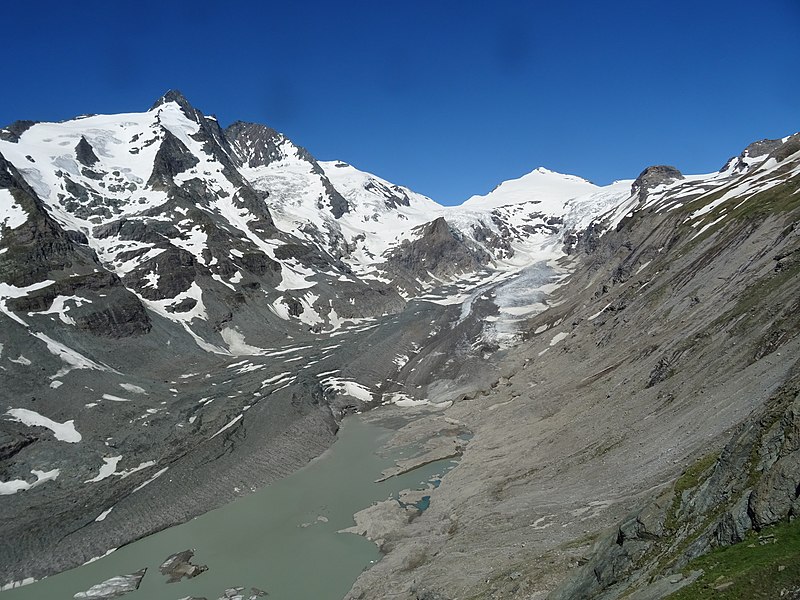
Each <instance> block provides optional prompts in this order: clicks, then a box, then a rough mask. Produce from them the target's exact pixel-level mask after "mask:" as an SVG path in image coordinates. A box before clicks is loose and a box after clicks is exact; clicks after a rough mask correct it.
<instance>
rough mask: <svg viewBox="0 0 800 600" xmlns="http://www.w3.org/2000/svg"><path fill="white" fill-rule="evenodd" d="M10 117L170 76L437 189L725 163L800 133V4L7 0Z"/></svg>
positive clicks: (127, 94)
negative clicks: (753, 146)
mask: <svg viewBox="0 0 800 600" xmlns="http://www.w3.org/2000/svg"><path fill="white" fill-rule="evenodd" d="M3 22H4V26H3V27H2V30H1V31H2V33H0V49H2V55H3V57H4V59H5V60H4V61H3V63H4V64H3V71H2V80H3V91H2V93H0V123H8V122H10V121H13V120H16V119H35V120H59V119H65V118H69V117H71V116H74V115H77V114H81V113H88V112H103V113H109V112H123V111H139V110H145V109H147V108H148V107H149V106H150V105H151V104H152V103H153V101H154V100H155V99H157V98H158V97H159V96H160V95H161V94H162V93H163V92H164V91H166V90H167V89H169V88H177V89H180V90H181V91H183V93H184V95H186V96H187V98H188V99H189V100H190V101H191V102H192V104H194V105H195V106H196V107H197V108H199V109H200V110H202V111H203V112H205V113H207V114H215V115H217V117H218V118H219V119H220V121H222V123H223V124H228V123H230V122H232V121H234V120H236V119H242V120H248V121H256V122H261V123H266V124H268V125H270V126H272V127H274V128H276V129H278V130H280V131H283V132H285V133H286V134H287V135H289V137H291V138H292V139H293V140H294V141H295V142H297V143H298V144H301V145H303V146H305V147H307V148H308V149H309V150H310V151H311V153H312V154H314V155H315V156H316V157H318V158H320V159H326V160H327V159H334V158H337V159H341V160H345V161H347V162H349V163H352V164H353V165H355V166H357V167H359V168H362V169H364V170H368V171H371V172H374V173H376V174H378V175H380V176H382V177H385V178H386V179H389V180H391V181H393V182H396V183H400V184H403V185H407V186H409V187H411V188H412V189H414V190H416V191H419V192H421V193H424V194H427V195H429V196H431V197H433V198H434V199H436V200H438V201H439V202H443V203H446V204H453V203H458V202H460V201H462V200H464V199H466V198H467V197H469V196H470V195H472V194H475V193H486V192H488V191H489V190H491V189H492V188H493V187H494V186H495V185H497V184H498V183H499V182H500V181H502V180H505V179H510V178H514V177H518V176H520V175H522V174H524V173H527V172H529V171H531V170H532V169H534V168H535V167H537V166H540V165H542V166H545V167H548V168H550V169H553V170H556V171H561V172H566V173H574V174H577V175H581V176H583V177H586V178H587V179H590V180H592V181H594V182H596V183H601V184H602V183H608V182H610V181H612V180H614V179H622V178H633V177H635V176H636V175H637V174H638V173H639V172H640V171H641V170H642V169H643V168H644V167H646V166H647V165H650V164H657V163H666V164H673V165H675V166H676V167H678V168H679V169H681V170H682V171H684V172H686V173H697V172H707V171H712V170H716V169H718V168H719V167H720V166H722V164H723V163H724V161H725V160H726V159H727V158H728V157H729V156H730V155H733V154H736V153H738V152H739V151H741V149H742V148H743V147H744V146H745V145H747V144H748V143H749V142H751V141H754V140H756V139H761V138H765V137H780V136H783V135H787V134H789V133H793V132H795V131H798V130H800V34H799V33H798V32H800V1H798V0H762V1H761V2H752V1H750V2H743V1H740V0H728V1H724V2H723V1H717V0H693V1H691V2H689V1H685V0H674V1H673V2H669V3H665V2H652V1H648V0H637V1H632V0H631V1H619V2H613V1H609V0H607V1H605V2H598V1H580V0H575V1H572V2H568V1H563V2H556V1H550V2H539V1H533V0H532V1H528V2H507V1H506V2H504V1H502V0H499V1H495V2H491V3H489V2H471V1H468V0H461V1H445V0H442V1H436V0H429V1H427V2H412V1H403V2H397V1H383V0H375V1H369V2H368V1H360V2H350V1H347V0H338V1H336V2H315V1H311V0H305V1H304V2H289V1H283V2H235V1H227V2H221V1H219V2H217V1H202V0H194V1H192V2H183V1H172V2H152V1H149V0H143V1H138V2H128V1H122V0H120V1H115V2H107V1H106V2H95V1H83V2H64V1H63V0H62V1H59V2H49V1H45V2H36V3H34V2H8V3H6V4H5V5H4V6H3Z"/></svg>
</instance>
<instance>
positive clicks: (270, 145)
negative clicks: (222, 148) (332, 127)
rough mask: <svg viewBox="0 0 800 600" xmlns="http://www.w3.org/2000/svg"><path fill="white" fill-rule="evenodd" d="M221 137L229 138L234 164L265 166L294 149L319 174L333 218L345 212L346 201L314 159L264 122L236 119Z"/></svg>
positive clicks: (346, 208)
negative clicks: (263, 123)
mask: <svg viewBox="0 0 800 600" xmlns="http://www.w3.org/2000/svg"><path fill="white" fill-rule="evenodd" d="M225 137H226V139H228V140H230V145H231V148H232V149H233V151H234V153H235V157H236V159H237V162H238V164H240V165H247V166H249V167H260V166H267V165H269V164H272V163H274V162H276V161H279V160H281V159H282V158H284V157H285V153H286V152H296V154H297V156H298V158H300V159H301V160H304V161H306V162H307V163H308V164H309V169H311V171H312V172H313V173H316V174H317V175H318V176H319V178H320V182H321V183H322V186H323V189H324V190H325V199H326V200H327V201H328V202H329V207H330V211H331V213H332V214H333V216H334V218H336V219H338V218H340V217H341V216H342V215H343V214H345V213H346V212H349V210H350V206H349V204H348V203H347V200H346V199H345V198H344V197H343V196H342V195H341V194H340V193H339V192H338V191H337V190H336V189H335V188H334V187H333V185H332V184H331V182H330V181H329V180H328V178H327V177H326V176H325V172H324V171H323V170H322V167H320V166H319V164H318V163H317V161H316V159H315V158H314V157H313V156H311V154H310V153H309V152H308V150H306V149H305V148H302V147H299V146H294V145H293V144H292V143H291V142H290V141H289V140H288V138H287V137H286V136H285V135H283V134H282V133H279V132H277V131H275V130H274V129H272V128H271V127H267V126H266V125H259V124H257V123H245V122H244V121H236V122H234V123H232V124H231V125H230V126H229V127H228V128H227V129H225ZM320 208H322V206H321V207H320Z"/></svg>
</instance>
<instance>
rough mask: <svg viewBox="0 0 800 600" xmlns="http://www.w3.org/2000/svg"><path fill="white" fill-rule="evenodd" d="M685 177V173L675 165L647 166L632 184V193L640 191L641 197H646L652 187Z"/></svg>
mask: <svg viewBox="0 0 800 600" xmlns="http://www.w3.org/2000/svg"><path fill="white" fill-rule="evenodd" d="M683 178H684V177H683V174H682V173H681V172H680V171H679V170H678V169H676V168H675V167H670V166H667V165H655V166H652V167H647V168H646V169H645V170H644V171H642V172H641V173H640V174H639V176H638V177H637V178H636V181H634V182H633V185H631V193H632V194H637V193H638V194H639V197H640V198H642V199H644V198H645V197H646V196H647V193H648V192H649V191H650V190H651V189H652V188H654V187H656V186H659V185H662V184H664V183H671V182H673V181H675V180H677V179H683Z"/></svg>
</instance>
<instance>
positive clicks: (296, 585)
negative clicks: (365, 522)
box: [0, 416, 453, 600]
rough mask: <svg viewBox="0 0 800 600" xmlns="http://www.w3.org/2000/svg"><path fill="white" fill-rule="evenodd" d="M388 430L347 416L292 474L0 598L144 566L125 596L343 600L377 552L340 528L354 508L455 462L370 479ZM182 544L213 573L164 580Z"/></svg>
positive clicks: (64, 589) (25, 596)
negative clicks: (163, 568)
mask: <svg viewBox="0 0 800 600" xmlns="http://www.w3.org/2000/svg"><path fill="white" fill-rule="evenodd" d="M392 433H393V432H392V431H391V430H388V429H384V428H381V427H377V426H375V425H372V424H368V423H365V422H364V421H363V420H362V419H361V418H360V417H358V416H353V417H348V418H347V419H345V420H344V422H343V423H342V427H341V429H340V432H339V436H338V440H337V441H336V443H334V445H333V446H332V447H331V448H329V449H328V450H327V451H326V452H325V453H324V454H323V455H322V456H320V457H319V458H317V459H315V460H313V461H312V462H310V463H309V464H308V465H306V466H305V467H303V468H302V469H300V470H299V471H297V472H295V473H294V474H292V475H290V476H289V477H286V478H285V479H282V480H280V481H277V482H275V483H273V484H270V485H268V486H266V487H264V488H262V489H260V490H258V491H257V492H255V493H253V494H250V495H247V496H244V497H242V498H239V499H237V500H235V501H233V502H231V503H230V504H227V505H225V506H223V507H221V508H218V509H216V510H213V511H211V512H208V513H206V514H204V515H202V516H200V517H197V518H195V519H193V520H191V521H189V522H188V523H184V524H182V525H178V526H175V527H171V528H169V529H166V530H164V531H161V532H159V533H156V534H153V535H151V536H148V537H146V538H143V539H141V540H139V541H137V542H134V543H132V544H129V545H127V546H124V547H122V548H120V549H119V550H117V551H116V552H113V553H112V554H110V555H109V556H107V557H105V558H102V559H100V560H97V561H95V562H92V563H89V564H87V565H84V566H82V567H78V568H76V569H72V570H70V571H66V572H64V573H60V574H58V575H54V576H52V577H48V578H46V579H43V580H41V581H38V582H36V583H33V584H30V585H27V586H23V587H20V588H15V589H12V590H8V591H5V592H0V600H70V599H71V598H72V597H73V595H74V594H75V593H77V592H81V591H85V590H88V589H89V588H90V587H91V586H93V585H95V584H97V583H100V582H102V581H105V580H106V579H109V578H111V577H114V576H116V575H125V574H129V573H134V572H135V571H138V570H140V569H142V568H144V567H147V574H146V575H145V577H144V580H143V581H142V584H141V587H140V588H139V589H138V590H137V591H135V592H130V593H128V594H126V595H124V596H122V598H124V599H125V600H178V599H179V598H185V597H187V596H196V597H205V598H207V599H208V600H216V599H217V598H219V597H220V596H222V595H223V592H224V591H225V589H227V588H232V587H237V586H241V587H244V588H245V589H244V591H243V593H244V594H245V598H246V597H247V596H248V595H249V592H250V588H251V587H255V588H260V589H262V590H264V591H266V592H268V593H269V596H268V598H269V599H270V600H305V599H308V600H341V598H342V597H343V596H344V595H345V594H346V593H347V591H348V590H349V589H350V587H351V586H352V584H353V582H354V581H355V580H356V578H357V577H358V575H359V573H361V572H362V571H363V570H364V569H365V568H367V567H369V565H370V564H371V563H372V562H373V561H377V560H379V559H380V554H379V552H378V549H377V547H376V546H375V545H374V544H373V543H372V542H370V541H368V540H367V539H366V538H363V537H360V536H357V535H353V534H348V533H337V531H338V530H340V529H344V528H346V527H349V526H351V525H352V524H353V514H354V513H355V512H358V511H359V510H361V509H363V508H366V507H367V506H369V505H370V504H372V503H373V502H375V501H379V500H385V499H386V498H388V497H389V496H390V495H393V494H394V495H395V497H396V493H397V492H398V491H400V490H402V489H405V488H412V489H424V488H425V486H426V485H427V484H428V482H430V481H435V480H438V476H439V475H441V474H442V473H443V472H444V471H446V470H447V469H449V468H451V467H452V466H453V463H452V461H449V460H445V461H439V462H438V463H431V464H428V465H425V466H422V467H419V468H418V469H415V470H413V471H411V472H409V473H406V474H404V475H400V476H398V477H393V478H391V479H389V480H387V481H384V482H382V483H374V482H375V480H376V479H377V478H378V477H379V476H380V474H381V471H382V470H383V469H385V468H387V467H389V466H391V465H393V464H394V462H393V461H394V458H396V457H397V455H396V454H395V455H394V456H379V455H378V454H376V452H377V451H378V450H379V449H380V448H381V447H382V446H383V444H384V443H386V441H388V439H389V438H390V437H391V435H392ZM186 549H195V556H194V558H193V559H192V563H194V564H198V565H208V571H206V572H205V573H202V574H201V575H199V576H197V577H195V578H194V579H189V580H186V579H184V580H182V581H180V582H178V583H171V584H167V583H166V577H165V576H163V575H162V574H161V573H160V572H159V570H158V567H159V566H160V564H161V563H162V562H163V561H164V560H165V559H166V558H167V557H168V556H170V555H171V554H175V553H177V552H180V551H182V550H186Z"/></svg>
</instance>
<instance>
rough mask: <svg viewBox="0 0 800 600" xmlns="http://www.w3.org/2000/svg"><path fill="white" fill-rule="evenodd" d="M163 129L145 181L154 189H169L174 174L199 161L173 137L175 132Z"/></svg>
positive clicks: (189, 167)
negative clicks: (148, 177) (151, 170)
mask: <svg viewBox="0 0 800 600" xmlns="http://www.w3.org/2000/svg"><path fill="white" fill-rule="evenodd" d="M163 131H164V134H163V135H164V139H163V140H162V142H161V146H160V147H159V149H158V153H157V154H156V159H155V162H154V163H153V173H152V175H150V179H149V181H148V182H147V185H148V186H150V187H152V188H154V189H169V187H170V185H171V184H172V182H173V179H172V178H173V177H175V175H177V174H178V173H183V172H184V171H187V170H188V169H191V168H192V167H194V166H195V165H197V163H198V162H200V161H199V160H198V159H197V157H196V156H194V155H193V154H192V153H191V152H189V149H188V148H187V147H186V146H184V145H183V142H181V141H180V140H179V139H178V138H177V137H175V134H173V133H172V132H171V131H170V130H169V129H164V130H163Z"/></svg>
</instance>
